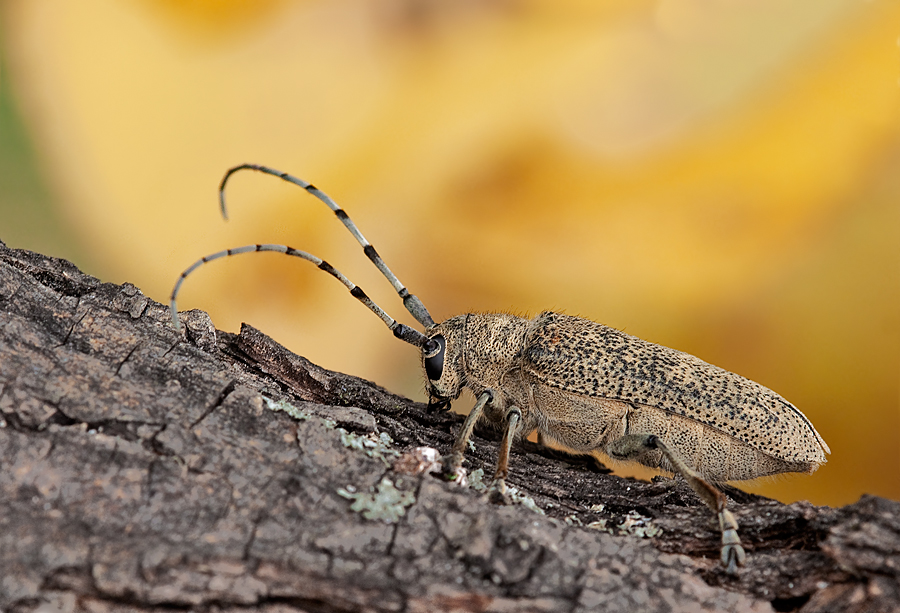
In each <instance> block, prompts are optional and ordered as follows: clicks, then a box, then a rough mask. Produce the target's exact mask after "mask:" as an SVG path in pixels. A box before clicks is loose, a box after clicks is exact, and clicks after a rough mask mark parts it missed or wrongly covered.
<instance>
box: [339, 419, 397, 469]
mask: <svg viewBox="0 0 900 613" xmlns="http://www.w3.org/2000/svg"><path fill="white" fill-rule="evenodd" d="M338 432H340V433H341V444H342V445H343V446H344V447H347V448H348V449H356V450H357V451H362V452H363V453H365V454H366V455H367V456H369V457H370V458H375V459H376V460H381V461H382V462H383V463H384V465H385V466H390V465H391V460H390V459H389V458H399V457H400V452H399V451H397V450H396V449H394V448H393V447H391V445H392V444H393V443H394V441H393V440H392V439H391V436H390V435H389V434H388V433H387V432H381V433H380V434H375V433H374V432H370V433H369V434H367V435H366V436H360V435H359V434H354V433H352V432H347V431H346V430H344V429H343V428H338Z"/></svg>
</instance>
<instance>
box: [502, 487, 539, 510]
mask: <svg viewBox="0 0 900 613" xmlns="http://www.w3.org/2000/svg"><path fill="white" fill-rule="evenodd" d="M506 493H507V495H509V497H510V498H511V499H512V501H513V502H514V503H515V504H520V505H522V506H523V507H525V508H526V509H529V510H531V511H534V512H535V513H537V514H539V515H543V514H544V510H543V509H542V508H541V507H539V506H538V505H537V503H536V502H535V501H534V499H533V498H532V497H531V496H528V495H527V494H523V493H522V492H520V491H519V489H518V488H515V487H511V486H507V487H506Z"/></svg>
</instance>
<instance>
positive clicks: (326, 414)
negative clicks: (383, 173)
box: [0, 243, 900, 613]
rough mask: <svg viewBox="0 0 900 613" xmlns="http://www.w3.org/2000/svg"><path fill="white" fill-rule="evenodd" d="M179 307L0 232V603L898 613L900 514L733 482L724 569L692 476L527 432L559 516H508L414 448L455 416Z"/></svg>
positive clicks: (887, 504)
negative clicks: (539, 442) (627, 473)
mask: <svg viewBox="0 0 900 613" xmlns="http://www.w3.org/2000/svg"><path fill="white" fill-rule="evenodd" d="M182 318H183V321H184V322H185V324H186V326H187V327H186V332H183V333H181V334H179V333H177V332H176V331H175V329H174V327H173V326H172V323H171V321H170V320H169V314H168V311H167V308H166V307H164V306H163V305H160V304H158V303H156V302H153V301H152V300H149V299H148V298H146V297H145V296H143V295H142V294H141V292H140V291H139V290H138V289H137V288H135V287H134V286H131V285H128V284H126V285H124V286H117V285H112V284H108V283H101V282H99V281H98V280H97V279H94V278H92V277H89V276H87V275H84V274H83V273H81V272H79V271H78V270H77V269H76V268H75V267H74V266H73V265H71V264H69V263H67V262H65V261H61V260H56V259H53V258H49V257H45V256H41V255H38V254H34V253H30V252H27V251H17V250H11V249H8V248H6V247H5V246H4V245H3V244H2V243H0V413H2V414H0V417H2V423H0V425H2V427H0V453H2V456H0V609H2V610H4V611H7V610H8V611H30V610H36V609H38V608H40V607H44V609H43V610H46V607H47V606H48V605H51V606H53V607H56V608H59V609H61V610H104V611H106V610H124V609H141V610H148V609H153V610H167V609H184V608H186V607H189V608H199V609H203V608H215V609H218V610H227V609H236V608H241V609H246V608H257V609H269V610H275V609H284V610H295V611H410V612H413V611H438V610H457V611H696V610H729V611H769V610H773V609H774V610H776V611H804V612H813V611H815V612H820V611H841V612H842V613H850V612H862V611H866V612H869V611H897V610H900V606H898V604H897V603H898V601H900V504H898V503H896V502H892V501H889V500H884V499H880V498H875V497H864V498H863V499H861V500H860V501H859V502H857V503H856V504H853V505H850V506H848V507H845V508H842V509H831V508H827V507H815V506H812V505H810V504H808V503H796V504H792V505H783V504H781V503H778V502H775V501H772V500H767V499H764V498H760V497H757V496H750V495H747V494H742V493H741V492H739V491H737V490H729V492H728V493H729V495H730V496H731V497H732V498H733V500H734V502H733V503H732V508H733V510H734V513H735V515H736V517H737V519H738V521H739V522H740V525H741V532H740V534H741V538H742V539H743V542H744V546H745V547H746V549H747V551H748V562H747V566H746V567H745V568H743V569H742V571H741V574H740V576H739V577H738V578H732V577H729V576H726V575H725V574H723V573H722V571H721V569H720V567H719V566H718V564H717V554H718V534H717V531H716V526H715V524H714V522H713V518H712V516H711V514H710V513H709V511H708V510H707V509H706V508H705V507H703V506H702V505H701V503H700V501H699V500H698V499H697V498H696V496H695V495H694V494H693V493H692V492H691V491H690V490H689V489H688V488H687V487H686V486H685V485H684V484H683V483H681V482H678V481H671V480H658V481H657V482H654V483H643V482H638V481H633V480H626V479H621V478H618V477H615V476H612V475H609V474H606V473H605V472H604V471H603V470H602V469H601V467H598V466H596V465H595V464H594V463H593V462H591V461H584V460H581V459H579V458H571V457H568V456H566V455H565V454H560V453H558V452H552V451H549V450H544V449H541V448H539V447H538V446H536V445H528V444H526V445H524V446H520V447H518V448H517V449H515V450H514V453H513V455H512V458H511V473H510V477H509V480H508V481H509V483H510V484H511V485H513V486H515V487H516V488H518V489H519V491H520V493H521V494H523V495H527V496H530V497H531V499H533V501H534V503H535V504H536V505H537V507H539V508H540V509H542V510H543V513H544V514H543V515H542V514H539V513H538V512H536V511H535V510H533V508H530V507H529V505H528V504H513V505H510V506H496V505H492V504H490V503H489V502H487V501H486V500H485V499H484V496H483V495H482V494H481V493H479V492H477V491H475V490H474V489H473V488H464V487H460V486H458V485H454V484H451V483H448V482H446V481H445V480H443V479H442V478H441V477H440V476H438V475H435V474H428V473H425V474H414V471H413V470H411V466H412V464H414V462H413V463H412V464H411V463H410V458H409V457H404V458H402V459H400V458H399V455H400V454H403V453H405V452H408V451H410V450H411V449H413V448H415V447H419V446H428V447H434V448H437V449H438V450H439V451H440V452H442V453H443V452H447V451H448V450H449V446H450V444H451V441H452V438H453V433H454V431H455V429H456V428H458V425H459V423H460V421H461V418H459V417H458V416H455V415H452V414H447V413H440V414H429V413H428V412H427V411H426V410H425V406H424V405H422V404H420V403H416V402H412V401H410V400H408V399H405V398H402V397H398V396H395V395H393V394H391V393H389V392H387V391H385V390H384V389H382V388H379V387H378V386H376V385H373V384H371V383H369V382H367V381H363V380H360V379H357V378H355V377H350V376H347V375H343V374H340V373H334V372H330V371H327V370H324V369H322V368H319V367H317V366H315V365H313V364H311V363H310V362H309V361H307V360H305V359H304V358H301V357H298V356H295V355H293V354H291V353H290V352H288V351H287V350H285V349H284V348H282V347H280V346H279V345H278V344H277V343H275V342H274V341H272V340H271V339H269V338H267V337H266V336H265V335H263V334H262V333H260V332H258V331H256V330H254V329H253V328H250V327H249V326H245V327H244V329H243V330H242V332H241V334H240V335H238V336H236V335H232V334H227V333H222V332H216V331H215V329H214V327H213V326H212V324H211V322H210V320H209V318H208V317H207V316H206V314H205V313H202V312H199V311H192V312H189V313H185V314H182ZM285 403H287V404H285ZM272 407H275V408H276V409H277V408H281V409H286V410H288V411H292V412H293V413H294V415H293V416H292V415H289V414H288V413H287V412H285V411H284V410H272ZM291 407H293V409H292V408H291ZM477 434H478V436H476V437H475V449H474V451H472V452H471V453H470V454H469V455H468V458H469V467H470V469H473V468H479V467H481V468H484V469H485V470H486V471H487V472H488V473H490V471H491V470H492V467H493V462H494V459H495V458H496V452H497V441H496V437H495V436H494V435H493V434H492V433H491V432H481V431H479V432H478V433H477ZM388 437H389V438H388ZM526 502H527V500H526ZM599 505H602V506H599ZM589 524H592V525H590V526H589ZM658 529H661V530H662V532H661V534H657V532H658ZM610 532H611V533H610ZM613 533H614V534H613ZM654 534H655V536H650V537H648V535H654Z"/></svg>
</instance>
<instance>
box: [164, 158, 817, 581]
mask: <svg viewBox="0 0 900 613" xmlns="http://www.w3.org/2000/svg"><path fill="white" fill-rule="evenodd" d="M245 169H248V170H255V171H258V172H262V173H265V174H269V175H273V176H276V177H278V178H280V179H282V180H284V181H287V182H289V183H293V184H295V185H298V186H300V187H302V188H303V189H305V190H306V191H307V192H309V193H310V194H312V195H313V196H315V197H316V198H318V199H319V200H321V201H322V202H324V203H325V204H326V205H327V206H328V207H329V208H330V209H331V210H332V211H333V212H334V213H335V215H337V217H338V219H340V220H341V222H342V223H343V224H344V226H345V227H346V228H347V229H348V230H349V231H350V233H351V234H353V236H354V237H355V238H356V240H357V241H358V242H359V244H360V245H361V246H362V247H363V252H364V253H365V255H366V257H368V258H369V260H371V262H372V263H373V264H374V265H375V266H376V267H377V268H378V270H379V271H381V273H382V275H384V277H385V278H386V279H387V280H388V281H389V282H390V283H391V285H392V286H393V287H394V289H395V290H396V291H397V294H398V295H399V296H400V298H401V299H402V300H403V305H404V306H405V307H406V309H407V310H408V311H409V312H410V313H411V314H412V316H413V317H414V318H415V319H416V320H417V321H418V322H419V323H420V324H421V325H422V326H423V327H424V332H419V331H418V330H416V329H414V328H410V327H409V326H407V325H405V324H402V323H400V322H398V321H396V320H394V319H393V318H392V317H391V316H390V315H388V314H387V313H386V312H385V311H384V310H383V309H382V308H381V307H379V306H378V305H377V304H375V303H374V302H373V301H372V300H371V299H370V298H369V297H368V296H367V295H366V294H365V292H364V291H362V289H361V288H359V287H358V286H356V285H354V284H353V283H352V282H351V281H350V280H349V279H347V278H346V277H345V276H344V275H343V274H341V272H339V271H338V270H337V269H335V268H334V267H333V266H331V265H330V264H328V263H327V262H325V261H324V260H322V259H320V258H318V257H316V256H315V255H312V254H310V253H307V252H305V251H301V250H299V249H294V248H292V247H288V246H286V245H271V244H262V245H260V244H258V245H247V246H245V247H238V248H235V249H227V250H225V251H219V252H217V253H214V254H211V255H208V256H206V257H204V258H201V259H200V260H198V261H196V262H194V264H192V265H191V266H190V267H188V268H187V270H185V271H184V272H183V273H181V276H180V277H179V279H178V281H177V282H176V283H175V287H174V288H173V290H172V296H171V303H170V306H171V311H172V318H173V320H174V323H175V327H176V328H179V327H180V324H179V320H178V312H177V309H176V304H175V300H176V297H177V295H178V291H179V289H180V288H181V285H182V283H183V282H184V280H185V278H186V277H187V276H188V275H189V274H190V273H192V272H193V271H194V270H196V269H197V268H198V267H199V266H201V265H203V264H205V263H206V262H209V261H211V260H215V259H218V258H222V257H226V256H231V255H237V254H240V253H251V252H256V251H274V252H279V253H284V254H285V255H290V256H295V257H300V258H302V259H305V260H307V261H309V262H312V263H313V264H315V265H316V266H317V267H318V268H319V269H321V270H323V271H325V272H327V273H328V274H330V275H331V276H333V277H335V278H336V279H338V280H339V281H340V282H341V283H343V284H344V286H345V287H347V289H349V290H350V293H351V294H352V295H353V296H354V297H355V298H356V299H357V300H359V301H360V302H362V303H363V304H364V305H365V306H366V307H367V308H368V309H369V310H371V311H372V312H373V313H375V314H376V315H378V317H380V318H381V320H382V321H383V322H384V323H385V324H386V325H387V326H388V328H390V330H391V331H392V332H393V333H394V336H396V337H397V338H399V339H401V340H403V341H405V342H407V343H409V344H411V345H415V346H416V347H418V348H419V349H420V350H421V352H422V365H423V367H424V370H425V378H426V389H427V391H428V395H429V408H431V409H446V408H448V407H449V405H450V402H451V401H453V400H455V399H456V398H458V397H459V395H460V393H461V392H462V390H463V389H464V388H468V389H469V390H471V391H472V392H473V393H474V394H475V397H476V399H477V400H476V403H475V406H474V408H473V409H472V411H471V412H470V413H469V415H468V417H467V418H466V420H465V421H464V423H463V425H462V427H461V429H460V432H459V434H458V435H457V438H456V441H455V443H454V445H453V448H452V451H451V454H450V456H449V458H447V465H448V471H449V473H450V474H451V475H459V474H460V473H461V466H462V461H463V454H464V451H465V449H466V445H467V443H468V441H469V438H470V436H471V434H472V431H473V429H474V427H475V424H476V423H477V422H478V421H479V420H487V421H490V422H493V423H497V424H501V425H504V426H505V427H504V429H503V432H504V434H503V439H502V442H501V444H500V452H499V457H498V459H497V466H496V470H495V472H494V481H493V487H494V489H495V491H498V492H500V493H501V494H502V493H503V491H504V489H505V479H506V476H507V469H508V462H509V452H510V448H511V446H512V443H513V441H514V440H516V439H519V438H523V437H524V436H527V435H528V434H530V433H531V432H534V431H537V432H538V435H539V436H541V437H544V438H548V439H550V440H552V441H555V442H557V443H559V444H561V445H563V446H564V447H567V448H569V449H572V450H575V451H579V452H591V451H594V450H600V451H603V452H605V453H607V454H608V455H610V456H611V457H613V458H617V459H626V460H634V461H637V462H640V463H641V464H644V465H646V466H650V467H653V468H661V469H663V470H667V471H670V472H675V473H678V474H680V475H681V476H682V477H684V479H685V480H686V481H687V483H688V484H689V485H690V486H691V488H692V489H693V490H694V491H695V492H696V493H697V494H698V495H699V496H700V498H701V499H702V500H703V501H704V503H705V504H706V505H707V506H708V507H709V508H710V509H711V510H712V512H713V513H715V514H716V516H717V518H718V521H719V528H720V531H721V534H722V549H721V561H722V564H723V565H724V566H725V569H726V572H728V573H730V574H734V573H736V571H737V566H738V565H741V564H743V563H744V560H745V557H746V554H745V552H744V549H743V547H742V546H741V542H740V538H739V537H738V534H737V528H738V526H737V522H736V521H735V519H734V517H733V516H732V514H731V512H730V511H729V510H728V509H727V508H726V498H725V496H724V494H722V493H721V492H720V491H719V490H718V489H717V488H716V487H715V486H714V485H713V483H717V482H724V481H740V480H746V479H753V478H756V477H763V476H767V475H774V474H778V473H785V472H805V473H812V472H813V471H815V470H816V469H817V468H818V467H819V466H821V465H822V464H824V463H825V462H826V458H825V454H827V453H831V451H830V450H829V448H828V445H827V444H825V441H824V440H823V439H822V437H821V436H820V435H819V433H818V432H817V431H816V429H815V428H814V427H813V425H812V423H810V421H809V420H808V419H807V418H806V416H805V415H803V413H801V412H800V411H799V409H797V408H796V407H795V406H794V405H792V404H791V403H790V402H788V401H787V400H785V399H784V398H782V397H781V396H779V395H778V394H776V393H775V392H773V391H772V390H770V389H768V388H766V387H764V386H762V385H760V384H758V383H755V382H753V381H750V380H749V379H745V378H744V377H742V376H740V375H737V374H734V373H732V372H728V371H726V370H724V369H722V368H719V367H717V366H713V365H712V364H708V363H706V362H704V361H703V360H700V359H699V358H696V357H694V356H692V355H689V354H687V353H683V352H681V351H677V350H675V349H670V348H668V347H663V346H661V345H656V344H653V343H650V342H647V341H644V340H641V339H639V338H636V337H634V336H630V335H628V334H625V333H623V332H620V331H619V330H616V329H614V328H610V327H608V326H605V325H603V324H599V323H596V322H593V321H590V320H587V319H582V318H579V317H573V316H570V315H564V314H561V313H555V312H551V311H545V312H543V313H541V314H539V315H538V316H537V317H534V318H532V319H527V318H523V317H518V316H515V315H510V314H507V313H467V314H464V315H459V316H456V317H452V318H450V319H448V320H446V321H443V322H441V323H435V322H434V320H433V319H432V318H431V315H430V314H429V313H428V310H427V309H426V308H425V305H424V304H423V303H422V301H421V300H419V298H417V297H416V296H415V295H413V294H411V293H409V291H408V290H407V289H406V287H404V285H403V284H402V283H401V282H400V280H399V279H398V278H397V276H396V275H395V274H394V273H393V272H391V270H390V269H389V268H388V267H387V265H386V264H385V263H384V261H383V260H382V259H381V257H380V256H379V255H378V253H377V252H376V251H375V248H374V247H372V245H371V244H370V243H369V241H367V240H366V238H365V237H364V236H363V235H362V233H360V231H359V229H358V228H357V227H356V224H354V223H353V221H352V220H351V219H350V217H349V216H348V215H347V213H345V212H344V210H343V209H342V208H341V207H339V206H338V205H337V203H335V202H334V200H332V199H331V198H330V197H329V196H328V195H326V194H325V193H324V192H322V191H321V190H319V189H318V188H316V187H315V186H314V185H312V184H310V183H307V182H306V181H303V180H302V179H298V178H297V177H294V176H292V175H289V174H287V173H283V172H280V171H278V170H275V169H273V168H269V167H267V166H260V165H258V164H241V165H239V166H235V167H234V168H231V169H230V170H229V171H228V172H227V173H225V176H224V177H223V178H222V182H221V184H220V185H219V202H220V206H221V212H222V215H223V217H225V218H226V219H227V218H228V216H227V211H226V207H225V196H224V193H225V185H226V183H227V182H228V179H229V178H230V177H231V175H233V174H234V173H235V172H238V171H240V170H245Z"/></svg>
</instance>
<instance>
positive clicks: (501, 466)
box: [489, 406, 522, 503]
mask: <svg viewBox="0 0 900 613" xmlns="http://www.w3.org/2000/svg"><path fill="white" fill-rule="evenodd" d="M506 419H507V420H508V421H507V422H506V431H505V432H504V433H503V440H502V441H500V455H499V456H498V457H497V469H496V470H495V471H494V479H493V481H492V482H491V488H490V490H489V495H490V496H491V497H492V498H495V497H499V500H498V502H504V503H505V502H506V476H507V475H508V474H509V450H510V449H512V444H513V440H514V439H515V437H516V430H517V429H518V428H519V422H520V421H522V411H520V410H519V407H515V406H514V407H510V409H509V412H508V413H507V414H506Z"/></svg>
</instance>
